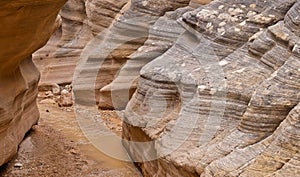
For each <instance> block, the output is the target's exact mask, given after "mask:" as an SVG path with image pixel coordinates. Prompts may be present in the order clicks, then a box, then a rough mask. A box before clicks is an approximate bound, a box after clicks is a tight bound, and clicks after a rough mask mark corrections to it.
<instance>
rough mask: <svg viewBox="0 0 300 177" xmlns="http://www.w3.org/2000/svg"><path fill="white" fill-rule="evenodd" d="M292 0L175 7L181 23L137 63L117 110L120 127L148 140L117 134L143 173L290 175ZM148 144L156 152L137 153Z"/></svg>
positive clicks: (293, 163) (294, 89)
mask: <svg viewBox="0 0 300 177" xmlns="http://www.w3.org/2000/svg"><path fill="white" fill-rule="evenodd" d="M295 2H296V1H293V0H291V1H289V0H287V1H284V2H282V1H274V2H272V3H271V4H269V3H270V2H268V1H215V2H212V3H210V4H209V5H207V6H204V7H203V8H202V7H200V8H198V9H197V10H194V11H192V12H188V13H186V14H184V15H183V20H182V25H183V26H184V27H185V28H186V29H187V31H186V32H185V33H183V35H181V36H180V37H179V38H178V40H177V41H176V43H175V44H174V45H173V46H172V47H171V48H170V49H169V50H168V51H166V52H165V53H164V54H163V55H161V56H160V57H158V58H156V59H155V60H153V61H152V62H150V63H149V64H147V65H146V66H145V67H144V68H143V69H142V71H141V77H140V79H139V81H138V89H137V91H136V92H135V94H134V96H133V98H132V100H131V101H130V102H129V104H128V105H127V108H126V112H125V117H126V120H125V122H127V123H124V124H123V128H124V130H123V136H124V137H125V138H126V139H128V140H132V141H145V140H147V141H149V140H152V141H153V142H152V145H149V144H148V145H149V146H147V147H143V146H142V147H139V146H135V145H134V144H131V143H128V142H126V141H125V142H124V145H125V146H126V147H127V149H128V151H129V152H130V154H131V156H132V157H133V159H135V160H136V161H138V162H139V163H137V164H138V165H139V166H140V167H141V170H142V172H143V174H144V175H145V176H155V175H156V176H199V175H201V176H204V177H206V176H268V175H270V176H272V175H274V176H276V175H278V176H280V175H284V174H289V175H290V176H295V175H296V176H297V175H299V170H298V169H299V165H297V164H298V161H299V158H298V156H297V155H298V150H299V145H298V143H297V139H298V136H299V135H298V133H297V132H298V129H299V127H297V125H296V124H297V123H296V122H297V120H298V118H299V116H300V115H299V112H298V111H297V110H298V106H297V104H299V101H300V97H299V96H300V95H299V91H300V87H299V78H300V76H299V74H300V73H299V66H300V65H299V61H300V60H299V54H298V53H299V49H298V48H299V47H298V43H299V22H298V21H297V20H296V19H298V16H299V7H300V3H299V2H297V3H296V4H295ZM254 12H255V13H254ZM257 32H258V33H257ZM255 33H256V34H255ZM149 154H151V155H153V156H154V157H155V155H157V156H158V157H159V158H158V159H157V160H154V161H150V162H142V163H141V162H140V161H141V159H145V158H147V157H148V158H149V157H151V155H149ZM151 158H153V157H151Z"/></svg>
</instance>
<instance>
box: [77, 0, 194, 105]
mask: <svg viewBox="0 0 300 177" xmlns="http://www.w3.org/2000/svg"><path fill="white" fill-rule="evenodd" d="M188 2H189V1H188V0H182V1H181V0H176V1H171V0H164V1H156V0H147V1H142V0H132V1H131V5H130V7H129V9H127V10H125V11H124V14H123V15H121V16H119V17H118V18H117V19H116V20H115V21H114V22H113V23H112V24H111V26H110V27H109V28H108V29H107V30H106V31H105V33H104V32H103V33H101V34H100V35H98V36H97V37H96V38H94V43H95V44H93V45H98V46H100V45H102V44H103V47H101V48H100V49H99V51H98V53H97V52H96V53H92V56H90V58H89V59H88V61H87V62H86V66H82V68H81V70H80V71H78V72H80V73H82V74H81V76H80V78H78V79H76V80H75V82H76V83H73V84H74V85H76V90H75V97H76V101H77V103H82V104H87V103H91V102H92V103H93V102H94V101H93V100H91V98H90V97H86V96H85V95H87V94H90V92H91V88H93V87H94V89H95V90H96V102H97V103H98V102H99V100H100V99H102V100H101V104H100V107H101V108H104V109H109V108H115V109H122V108H123V109H124V105H126V103H127V102H128V100H129V98H130V96H131V94H130V93H128V92H127V93H126V91H128V90H129V91H130V89H127V90H125V94H123V93H121V94H118V95H119V96H120V97H122V99H119V100H117V103H118V102H119V101H120V100H125V101H124V102H120V103H118V104H116V105H113V106H112V104H111V102H112V101H111V100H110V99H109V96H107V97H104V96H103V95H105V92H106V91H105V89H106V90H107V88H109V87H110V86H109V85H108V84H110V83H111V82H112V81H113V80H114V78H115V75H116V74H118V71H119V70H120V69H121V67H122V66H123V65H124V64H125V63H126V61H128V59H129V58H130V55H131V54H133V53H134V52H135V51H136V50H137V49H138V48H139V47H141V46H142V45H143V44H144V42H145V41H146V39H147V38H148V35H149V28H150V26H151V25H153V24H154V23H155V21H156V20H157V19H158V18H159V17H161V16H163V15H164V14H165V13H166V12H167V11H172V10H175V9H177V8H179V7H184V6H186V5H187V4H188ZM103 34H105V35H104V36H102V35H103ZM84 52H85V53H89V51H87V49H85V51H84ZM141 62H143V61H141ZM99 64H100V66H98V65H99ZM99 68H100V69H99ZM95 70H97V71H98V73H97V78H96V81H94V80H93V79H94V77H93V76H92V75H93V74H92V72H91V71H95ZM135 72H136V71H135ZM132 74H134V73H132ZM135 75H137V74H135ZM94 85H95V86H94ZM106 85H108V86H106ZM104 86H106V88H104V91H103V92H102V93H104V94H102V95H101V94H99V92H100V89H102V88H103V87H104ZM124 87H128V86H124ZM133 91H134V89H133ZM108 95H110V92H109V93H108ZM123 95H124V97H125V98H124V97H123ZM99 96H100V97H103V98H100V97H99ZM126 97H127V99H126Z"/></svg>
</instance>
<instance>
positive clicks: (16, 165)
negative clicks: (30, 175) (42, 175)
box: [14, 162, 23, 168]
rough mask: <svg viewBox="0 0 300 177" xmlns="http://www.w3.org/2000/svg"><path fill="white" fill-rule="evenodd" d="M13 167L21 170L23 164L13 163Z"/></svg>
mask: <svg viewBox="0 0 300 177" xmlns="http://www.w3.org/2000/svg"><path fill="white" fill-rule="evenodd" d="M14 167H16V168H21V167H23V164H21V163H20V162H18V163H15V165H14Z"/></svg>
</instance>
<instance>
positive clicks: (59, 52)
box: [34, 0, 128, 85]
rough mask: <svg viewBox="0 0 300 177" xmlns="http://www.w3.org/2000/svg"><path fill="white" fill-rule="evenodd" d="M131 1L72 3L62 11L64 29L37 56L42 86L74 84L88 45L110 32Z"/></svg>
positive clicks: (83, 0) (61, 28)
mask: <svg viewBox="0 0 300 177" xmlns="http://www.w3.org/2000/svg"><path fill="white" fill-rule="evenodd" d="M127 2H128V0H96V1H92V0H69V1H68V2H67V3H66V4H65V5H64V7H63V8H62V10H61V11H60V16H61V19H62V20H61V21H60V27H59V29H58V30H57V31H56V32H55V34H54V35H53V36H52V37H51V39H50V40H49V42H48V43H47V45H46V46H45V47H43V48H42V49H41V50H39V51H38V52H36V53H35V54H34V62H35V63H36V64H37V66H38V68H39V70H40V71H41V84H43V85H52V84H61V85H64V84H70V83H71V82H72V80H73V74H74V70H75V67H76V64H77V62H78V61H79V58H80V55H81V53H82V50H83V48H84V47H85V46H86V44H87V43H88V42H89V41H90V40H91V39H93V38H94V37H95V36H97V35H98V33H100V32H102V30H104V29H106V28H107V27H109V26H110V25H111V23H112V22H113V21H114V19H115V17H116V16H117V15H118V14H119V13H121V9H122V8H123V7H124V6H125V5H126V3H127Z"/></svg>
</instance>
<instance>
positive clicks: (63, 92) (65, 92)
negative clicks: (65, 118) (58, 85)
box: [60, 89, 69, 95]
mask: <svg viewBox="0 0 300 177" xmlns="http://www.w3.org/2000/svg"><path fill="white" fill-rule="evenodd" d="M68 93H69V92H68V90H66V89H63V90H62V91H61V93H60V94H61V95H67V94H68Z"/></svg>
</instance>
